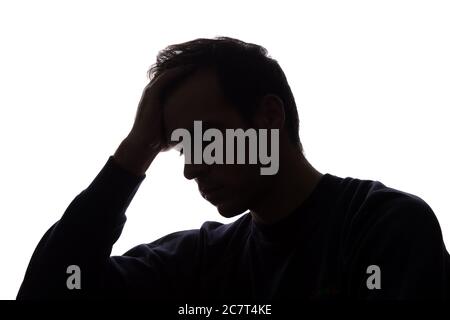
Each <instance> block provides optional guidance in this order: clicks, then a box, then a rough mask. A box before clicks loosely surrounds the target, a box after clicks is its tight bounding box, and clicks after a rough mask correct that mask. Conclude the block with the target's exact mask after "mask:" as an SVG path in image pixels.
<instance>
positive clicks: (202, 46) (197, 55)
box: [148, 37, 303, 151]
mask: <svg viewBox="0 0 450 320" xmlns="http://www.w3.org/2000/svg"><path fill="white" fill-rule="evenodd" d="M187 64H190V65H194V66H198V67H199V68H203V67H213V68H214V70H215V71H216V73H217V76H218V79H219V83H220V85H221V87H222V90H223V92H224V96H225V98H226V99H227V100H228V101H229V102H230V103H232V104H234V105H236V106H238V107H239V111H240V112H241V114H242V116H243V118H244V119H245V120H247V121H250V120H251V119H252V115H253V114H254V111H255V109H256V107H257V105H258V103H259V101H260V99H261V98H262V97H263V96H264V95H266V94H275V95H277V96H278V97H279V98H280V99H281V100H282V101H283V104H284V111H285V126H286V130H287V132H288V135H289V138H290V139H291V141H292V142H293V143H294V144H296V145H298V146H299V147H300V150H301V151H303V148H302V144H301V142H300V138H299V133H298V131H299V119H298V112H297V106H296V104H295V99H294V96H293V94H292V91H291V88H290V87H289V84H288V82H287V79H286V76H285V74H284V72H283V70H282V69H281V67H280V65H279V64H278V62H277V61H276V60H275V59H273V58H271V57H270V56H269V55H268V53H267V50H266V49H265V48H264V47H262V46H259V45H256V44H253V43H247V42H244V41H241V40H237V39H233V38H229V37H216V38H214V39H205V38H200V39H195V40H192V41H188V42H184V43H179V44H173V45H170V46H168V47H166V48H165V49H163V50H161V51H160V52H159V53H158V55H157V57H156V63H155V64H154V65H152V67H151V68H150V69H149V70H148V77H149V78H150V80H152V79H153V78H156V77H158V76H159V75H160V74H161V73H162V72H163V71H165V70H167V69H170V68H173V67H177V66H180V65H187Z"/></svg>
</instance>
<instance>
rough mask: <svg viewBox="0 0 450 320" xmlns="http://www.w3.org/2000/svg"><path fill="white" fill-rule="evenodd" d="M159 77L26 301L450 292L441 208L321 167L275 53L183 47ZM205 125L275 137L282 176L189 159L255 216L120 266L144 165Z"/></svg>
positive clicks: (47, 238) (211, 190) (170, 240)
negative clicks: (116, 251) (310, 157)
mask: <svg viewBox="0 0 450 320" xmlns="http://www.w3.org/2000/svg"><path fill="white" fill-rule="evenodd" d="M149 75H150V79H151V81H150V83H149V85H148V86H147V87H146V88H145V90H144V93H143V95H142V98H141V101H140V103H139V106H138V110H137V113H136V118H135V122H134V125H133V127H132V129H131V131H130V133H129V135H128V136H127V137H126V138H125V139H124V140H123V141H122V143H121V144H120V146H119V147H118V148H117V150H116V151H115V153H114V155H113V156H111V157H110V158H109V159H108V161H107V162H106V164H105V166H104V168H103V169H102V170H101V171H100V173H99V174H98V176H97V177H96V178H95V179H94V181H93V182H92V183H91V184H90V185H89V187H88V188H86V189H85V190H84V191H82V192H81V193H80V194H79V195H78V196H77V197H76V198H75V199H74V200H73V201H72V203H71V204H70V205H69V207H68V208H67V210H66V212H65V213H64V215H63V216H62V218H61V219H60V220H59V221H58V222H57V223H55V224H54V225H53V226H52V227H51V228H50V229H49V230H48V231H47V233H46V234H45V235H44V237H43V238H42V240H41V241H40V243H39V245H38V247H37V248H36V250H35V252H34V254H33V257H32V259H31V261H30V264H29V267H28V270H27V272H26V275H25V279H24V281H23V283H22V286H21V288H20V291H19V293H18V299H36V298H64V299H76V298H143V299H158V300H180V301H183V300H186V299H189V301H192V300H209V301H224V300H230V299H234V301H239V300H238V299H246V300H245V301H248V300H249V299H251V300H286V299H296V300H316V299H336V300H337V299H340V300H343V299H367V300H378V299H395V300H403V299H444V298H446V297H447V290H448V288H447V286H448V283H449V280H448V279H447V277H448V266H449V261H448V260H449V255H448V253H447V251H446V248H445V245H444V243H443V239H442V234H441V230H440V227H439V223H438V221H437V219H436V217H435V215H434V213H433V211H432V209H431V208H430V207H429V206H428V205H427V204H426V203H425V202H424V201H423V200H422V199H420V198H419V197H417V196H414V195H412V194H408V193H406V192H402V191H399V190H395V189H392V188H389V187H386V186H385V185H383V184H382V183H380V182H378V181H370V180H360V179H354V178H340V177H337V176H334V175H332V174H329V173H326V174H322V173H320V172H318V171H317V170H316V169H314V167H313V166H312V165H311V164H310V163H309V162H308V161H307V160H306V158H305V156H304V154H303V148H302V144H301V142H300V139H299V136H298V131H299V120H298V114H297V108H296V104H295V100H294V97H293V95H292V92H291V89H290V87H289V85H288V82H287V80H286V77H285V75H284V73H283V71H282V69H281V68H280V66H279V65H278V63H277V62H276V61H275V60H274V59H272V58H270V57H269V56H268V55H267V51H266V50H265V49H264V48H263V47H260V46H257V45H255V44H250V43H245V42H242V41H239V40H236V39H232V38H226V37H221V38H215V39H197V40H193V41H190V42H186V43H181V44H176V45H172V46H169V47H167V48H166V49H165V50H163V51H161V52H160V53H159V55H158V57H157V62H156V64H155V65H154V66H153V67H152V68H151V69H150V70H149ZM195 121H202V125H203V126H204V127H205V128H206V127H207V128H213V129H216V130H218V131H216V132H221V133H223V132H226V130H229V129H236V130H237V129H242V130H249V129H255V130H256V129H258V130H260V129H267V130H271V131H274V130H275V131H274V132H278V133H279V135H278V136H277V137H278V141H276V142H277V143H276V145H274V146H275V147H276V148H274V147H273V146H272V147H270V148H269V146H267V147H268V148H269V149H271V150H270V151H271V152H272V153H276V152H277V153H278V154H277V156H278V161H279V163H278V168H277V170H276V173H275V174H268V175H263V174H261V170H260V169H261V167H262V165H261V163H256V164H255V163H250V162H249V161H248V159H247V158H246V159H245V160H247V161H246V162H245V163H244V164H239V163H231V164H226V163H218V162H216V163H212V164H206V163H205V162H200V163H199V162H196V163H195V162H194V163H192V162H191V163H189V161H186V164H185V169H184V175H185V176H186V178H187V179H195V181H196V182H197V184H198V187H199V190H200V192H201V194H202V195H203V197H204V198H205V199H206V200H208V201H210V202H211V203H212V204H214V205H215V206H216V208H217V210H218V212H219V213H220V214H221V215H222V216H225V217H233V216H236V215H238V214H241V213H244V212H246V211H247V210H248V211H249V212H248V213H246V214H244V215H243V216H242V217H240V218H239V219H238V220H237V221H235V222H233V223H230V224H221V223H218V222H205V223H204V224H203V225H202V226H201V228H200V229H198V230H187V231H180V232H175V233H172V234H169V235H167V236H165V237H163V238H161V239H159V240H156V241H154V242H152V243H149V244H142V245H139V246H137V247H135V248H133V249H131V250H130V251H128V252H127V253H125V254H124V255H123V256H113V257H111V256H110V253H111V248H112V246H113V244H114V243H115V241H116V240H117V239H118V237H119V236H120V233H121V231H122V228H123V226H124V223H125V220H126V218H125V211H126V209H127V207H128V205H129V203H130V202H131V200H132V198H133V196H134V194H135V193H136V191H137V190H138V188H139V185H140V183H141V182H142V181H143V180H144V178H145V177H146V175H145V172H146V170H147V169H148V168H149V166H150V165H151V163H152V161H153V160H154V159H155V157H156V156H157V154H158V153H159V152H161V151H166V150H169V149H171V148H173V147H174V146H176V145H177V144H178V141H173V139H171V138H172V137H173V133H174V132H175V130H177V129H185V130H188V132H192V131H195V129H194V125H195ZM260 140H261V138H260V137H258V142H260ZM211 143H212V142H211ZM206 147H207V146H206ZM206 147H205V149H206ZM182 148H183V152H184V153H185V154H187V152H186V151H189V154H192V153H193V152H191V151H192V150H190V148H191V146H189V145H185V144H184V143H183V144H182ZM192 148H194V149H195V147H192ZM251 148H252V145H251V143H250V142H249V143H247V144H246V149H245V151H249V152H250V151H251ZM253 150H254V149H253ZM201 151H203V149H202V150H200V153H201ZM215 152H219V151H218V150H216V151H215ZM226 152H230V150H226ZM194 153H195V150H194ZM249 154H250V153H249ZM197 155H198V150H197ZM234 156H237V157H239V155H238V154H237V155H236V154H235V155H233V157H234ZM155 196H157V195H155ZM154 214H155V224H156V223H158V219H157V214H158V213H157V212H155V213H154ZM72 273H73V274H72ZM75 273H77V274H78V277H79V279H78V280H77V278H76V277H75V276H76V274H75ZM72 276H74V278H71V277H72ZM69 278H70V279H69ZM77 281H78V283H77Z"/></svg>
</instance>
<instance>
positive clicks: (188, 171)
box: [184, 163, 209, 180]
mask: <svg viewBox="0 0 450 320" xmlns="http://www.w3.org/2000/svg"><path fill="white" fill-rule="evenodd" d="M208 171H209V166H208V165H207V164H204V163H203V164H185V165H184V177H185V178H186V179H188V180H192V179H196V178H200V177H202V176H204V175H205V174H207V173H208Z"/></svg>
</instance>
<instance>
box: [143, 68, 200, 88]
mask: <svg viewBox="0 0 450 320" xmlns="http://www.w3.org/2000/svg"><path fill="white" fill-rule="evenodd" d="M193 69H194V65H182V66H178V67H174V68H170V69H167V70H164V71H163V72H162V73H161V74H160V75H159V76H158V77H157V78H155V79H154V81H151V82H150V83H149V84H148V85H147V87H146V89H147V88H150V87H151V88H152V90H155V91H160V90H161V89H162V88H164V87H166V86H167V85H168V84H169V83H171V82H173V81H175V80H176V79H178V78H180V77H182V76H183V75H186V74H187V73H189V72H191V71H192V70H193Z"/></svg>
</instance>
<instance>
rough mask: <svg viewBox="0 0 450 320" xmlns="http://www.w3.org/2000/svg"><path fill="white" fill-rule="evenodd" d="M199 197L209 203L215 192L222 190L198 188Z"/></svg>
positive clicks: (214, 196) (218, 188)
mask: <svg viewBox="0 0 450 320" xmlns="http://www.w3.org/2000/svg"><path fill="white" fill-rule="evenodd" d="M199 190H200V193H201V195H202V196H203V197H204V198H205V199H206V200H208V201H211V200H213V199H215V198H216V195H217V192H218V191H220V190H222V187H210V188H204V187H199Z"/></svg>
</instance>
